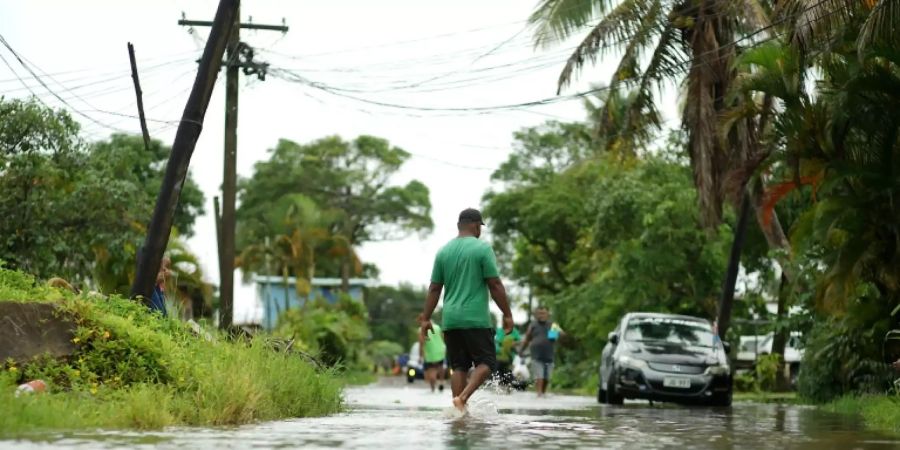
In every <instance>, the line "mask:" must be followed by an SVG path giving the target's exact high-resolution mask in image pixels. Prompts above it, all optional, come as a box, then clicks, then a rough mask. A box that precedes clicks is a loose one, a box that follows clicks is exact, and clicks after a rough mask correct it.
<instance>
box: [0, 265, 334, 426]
mask: <svg viewBox="0 0 900 450" xmlns="http://www.w3.org/2000/svg"><path fill="white" fill-rule="evenodd" d="M0 299H2V300H3V301H17V302H18V301H20V302H26V301H27V302H33V301H40V302H53V303H56V304H58V305H59V306H60V308H61V314H64V315H65V316H68V317H69V318H71V320H72V321H73V322H74V323H75V324H76V327H77V328H76V330H75V337H74V338H73V339H72V342H73V343H74V344H75V348H76V350H75V353H74V354H73V355H72V356H71V357H69V358H65V359H38V360H34V361H12V360H7V361H2V362H0V369H2V370H0V409H2V410H3V411H16V414H3V415H0V434H4V435H7V434H9V433H19V432H23V431H26V430H35V429H48V428H56V429H72V428H76V427H91V428H101V427H102V428H110V427H135V428H162V427H165V426H170V425H176V424H182V425H226V424H240V423H247V422H252V421H256V420H271V419H277V418H284V417H301V416H310V415H322V414H327V413H331V412H334V411H336V410H338V409H339V408H340V405H341V399H340V392H339V391H340V389H339V386H338V383H337V382H336V381H335V380H334V379H333V376H332V375H331V374H330V373H322V372H318V371H317V370H316V369H315V368H314V367H312V366H311V365H310V364H309V363H308V362H306V361H305V360H303V359H302V358H301V357H300V356H298V355H296V354H285V353H279V352H275V351H273V350H272V349H270V348H269V346H268V345H267V343H266V342H265V341H264V340H262V339H257V340H254V341H252V342H236V343H233V342H229V341H227V340H224V337H225V336H223V335H217V334H215V332H214V331H213V332H212V333H207V332H202V333H200V335H197V334H195V332H193V331H192V330H191V329H190V328H189V327H188V326H187V325H186V324H184V323H182V322H179V321H177V320H175V319H165V318H162V317H160V316H159V315H158V314H156V313H151V312H149V311H148V310H147V308H145V307H144V306H143V305H141V304H138V303H135V302H132V301H130V300H127V299H123V298H120V297H115V296H113V297H103V296H100V295H96V294H93V295H74V294H72V293H71V292H68V291H58V290H55V289H52V288H48V287H44V286H42V285H36V284H35V282H34V279H33V278H31V277H30V276H27V275H24V274H22V273H20V272H14V271H10V270H6V269H2V268H0ZM33 379H43V380H45V381H46V382H47V384H48V389H49V391H50V393H51V394H50V395H37V396H23V397H16V396H15V395H14V392H15V389H14V387H15V385H16V384H18V383H21V382H24V381H28V380H33Z"/></svg>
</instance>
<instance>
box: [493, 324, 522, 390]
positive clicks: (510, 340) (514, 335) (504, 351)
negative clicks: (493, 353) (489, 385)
mask: <svg viewBox="0 0 900 450" xmlns="http://www.w3.org/2000/svg"><path fill="white" fill-rule="evenodd" d="M521 339H522V336H521V335H520V334H519V330H518V329H516V328H513V329H512V332H509V333H507V332H506V330H504V329H503V327H497V332H496V333H495V334H494V346H495V347H496V350H497V379H498V381H499V383H500V385H502V386H510V385H512V383H513V381H514V379H515V378H514V377H513V373H512V371H513V360H514V359H515V357H516V353H517V352H516V348H517V347H518V346H519V341H520V340H521Z"/></svg>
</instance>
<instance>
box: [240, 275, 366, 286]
mask: <svg viewBox="0 0 900 450" xmlns="http://www.w3.org/2000/svg"><path fill="white" fill-rule="evenodd" d="M253 281H254V282H255V283H257V284H282V283H284V277H279V276H266V275H255V276H254V277H253ZM287 282H288V283H289V284H294V283H296V282H297V278H295V277H288V278H287ZM348 282H349V284H350V286H362V287H372V286H375V285H376V284H377V281H376V280H373V279H371V278H351V279H349V280H348ZM310 284H312V285H313V286H316V287H337V286H340V285H341V279H340V278H313V279H312V282H311V283H310Z"/></svg>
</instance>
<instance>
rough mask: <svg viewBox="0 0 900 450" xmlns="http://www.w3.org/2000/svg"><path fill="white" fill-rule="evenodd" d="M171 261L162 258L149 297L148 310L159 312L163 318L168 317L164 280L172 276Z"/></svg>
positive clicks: (167, 258)
mask: <svg viewBox="0 0 900 450" xmlns="http://www.w3.org/2000/svg"><path fill="white" fill-rule="evenodd" d="M171 265H172V260H171V259H169V257H168V256H163V259H162V262H161V263H160V265H159V272H157V274H156V284H155V285H154V286H153V294H152V295H151V296H150V310H151V311H159V313H160V314H162V315H163V317H166V316H168V313H167V312H166V278H167V277H168V276H169V275H171V274H172V271H171V270H170V269H169V266H171Z"/></svg>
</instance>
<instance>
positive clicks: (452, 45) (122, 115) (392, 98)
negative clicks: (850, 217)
mask: <svg viewBox="0 0 900 450" xmlns="http://www.w3.org/2000/svg"><path fill="white" fill-rule="evenodd" d="M535 3H536V1H533V0H491V1H484V0H459V1H455V2H426V1H421V0H381V1H377V2H375V1H371V0H343V1H341V0H333V1H327V2H325V1H275V0H267V1H244V2H243V5H242V10H241V17H242V19H243V20H244V21H248V20H250V17H252V21H253V22H255V23H274V24H280V23H281V22H282V19H284V20H285V21H286V23H287V25H288V26H289V27H290V31H289V32H288V33H287V34H286V35H282V34H281V33H277V32H270V31H266V32H252V31H247V30H242V32H241V33H242V36H241V37H242V40H243V41H245V42H247V43H248V44H250V45H251V46H253V47H254V48H255V49H256V50H257V60H259V61H263V62H268V63H270V64H271V66H272V71H271V73H270V75H269V77H268V78H267V79H266V81H264V82H261V81H258V80H256V79H253V78H249V77H244V76H242V78H241V91H240V101H239V105H240V116H239V122H238V123H239V128H238V174H239V175H240V176H250V175H251V174H252V169H253V164H254V163H255V162H257V161H261V160H264V159H266V158H267V157H268V153H267V150H268V149H270V148H272V147H273V146H274V145H275V143H276V142H277V140H278V139H279V138H286V139H291V140H294V141H297V142H307V141H311V140H314V139H317V138H320V137H324V136H328V135H333V134H337V135H340V136H342V137H344V138H346V139H352V138H353V137H355V136H357V135H360V134H371V135H375V136H380V137H383V138H386V139H389V140H390V141H391V142H392V143H393V144H394V145H397V146H400V147H401V148H403V149H405V150H407V151H408V152H410V153H412V154H413V156H412V158H411V159H410V161H409V162H408V163H407V164H406V165H405V166H404V167H403V169H402V170H401V171H400V173H398V175H397V177H396V180H395V181H396V182H397V183H405V182H407V181H408V180H411V179H419V180H421V181H423V182H424V183H425V184H426V185H428V187H429V189H430V191H431V202H432V206H433V207H432V218H433V220H434V223H435V229H434V232H433V233H431V234H430V235H428V236H411V237H409V238H407V239H404V240H402V241H392V242H378V243H369V244H365V245H363V246H362V248H361V249H360V254H361V256H362V258H363V259H364V260H365V261H367V262H371V263H375V264H377V265H378V267H379V268H380V270H381V280H380V281H381V282H383V283H385V284H396V283H398V282H410V283H413V284H415V285H424V284H426V283H427V282H428V277H429V274H430V268H431V261H432V257H433V255H434V253H435V252H436V251H437V249H438V248H440V246H441V245H442V244H444V243H445V242H446V241H447V240H449V239H451V238H452V237H453V236H454V235H455V232H456V227H455V222H456V215H457V214H458V212H459V211H460V210H461V209H464V208H466V207H479V206H480V200H481V197H482V195H483V194H484V193H485V192H486V191H487V190H488V189H490V188H491V187H492V185H491V182H490V174H491V171H492V170H493V169H494V168H496V167H497V166H498V165H499V164H500V163H501V162H502V161H504V160H505V159H506V157H507V156H508V154H509V152H510V148H511V142H512V133H513V132H514V131H516V130H518V129H520V128H523V127H528V126H534V125H538V124H540V123H542V122H544V121H545V120H548V119H557V120H582V119H583V118H584V112H583V108H582V106H581V102H580V101H577V100H574V101H560V102H558V103H554V104H551V105H544V106H537V107H529V108H518V109H511V110H489V111H457V110H452V111H430V110H423V109H422V108H426V109H427V108H447V109H470V108H480V107H485V106H495V105H507V104H519V103H525V102H530V101H533V100H540V99H545V98H551V97H554V96H555V93H556V79H557V76H558V74H559V70H560V69H561V67H562V65H563V63H564V61H565V59H566V57H567V56H568V50H570V49H571V47H572V46H574V45H575V44H576V42H568V43H563V44H561V45H560V46H558V47H554V48H550V49H547V50H535V49H534V48H533V46H532V45H531V40H532V37H533V33H532V32H531V30H525V26H526V24H525V21H526V19H527V18H528V16H529V14H530V12H531V11H532V8H533V7H534V4H535ZM216 5H217V2H216V1H214V0H192V1H180V2H178V1H165V0H152V1H150V0H146V1H137V0H131V1H127V2H125V1H116V0H107V1H98V0H94V1H91V0H80V1H77V2H73V1H62V0H58V1H45V0H29V1H13V0H0V10H2V11H3V14H2V15H0V34H2V35H3V36H4V37H5V38H6V40H7V41H8V42H9V44H10V45H11V46H12V47H13V48H14V49H15V50H16V51H17V52H18V53H20V54H21V55H22V56H24V57H25V58H26V63H27V64H30V65H31V67H32V68H33V69H34V70H36V71H37V73H38V75H40V76H41V78H42V79H43V80H44V82H45V83H46V84H47V85H48V87H49V88H50V90H52V91H53V92H54V93H55V94H56V95H58V96H59V97H61V99H62V100H60V99H58V98H56V97H55V96H54V95H53V94H52V93H50V92H49V91H48V89H46V88H45V87H43V86H42V85H41V84H39V83H38V81H36V80H35V78H34V77H32V76H31V75H30V74H29V73H27V72H26V71H25V70H24V69H23V68H22V66H21V65H20V64H19V63H18V61H16V60H15V59H14V58H13V57H12V55H11V54H10V52H8V51H7V50H6V49H5V48H0V55H2V56H3V57H4V58H5V59H6V61H7V62H8V63H9V65H10V66H12V68H13V69H14V70H15V73H14V72H12V71H11V70H10V69H9V68H8V67H7V65H6V64H3V61H0V93H2V95H4V96H6V97H27V96H29V95H32V94H34V95H36V96H37V97H39V98H40V99H42V101H44V102H45V103H46V104H48V105H51V106H54V107H63V108H66V109H70V110H75V111H77V112H73V115H74V117H75V118H76V119H77V120H78V121H79V122H81V123H82V124H83V126H84V129H85V136H86V137H88V138H90V139H102V138H104V137H106V136H108V135H109V134H110V133H113V132H115V131H116V130H118V131H124V132H131V133H140V128H139V124H138V121H137V119H136V118H133V117H131V116H133V115H135V113H136V108H135V106H134V92H133V87H132V84H131V78H130V74H129V69H128V54H127V50H126V42H129V41H130V42H132V43H133V44H134V45H135V47H136V52H137V56H138V67H139V71H140V72H141V83H142V85H143V91H144V104H145V108H146V110H147V115H148V117H149V118H150V119H151V122H150V129H151V130H150V132H151V135H152V137H154V138H156V139H161V140H162V141H164V142H165V143H167V144H168V145H171V142H172V140H173V138H174V132H175V125H176V124H175V123H173V121H177V120H178V119H179V118H180V116H181V110H182V109H183V107H184V102H185V100H186V99H187V95H188V92H189V88H190V85H191V83H192V81H193V77H194V75H195V74H196V64H195V61H196V59H197V58H198V57H199V55H200V53H201V51H202V46H203V44H204V42H205V39H206V36H207V34H208V32H209V30H208V29H206V28H198V29H196V30H190V29H188V28H185V27H181V26H179V25H178V24H177V21H178V19H180V18H181V15H182V12H183V13H184V14H185V15H186V17H187V18H189V19H197V20H211V19H212V17H213V15H214V13H215V9H216ZM614 62H615V60H614V59H610V60H609V62H608V63H607V64H605V65H604V64H602V63H601V64H599V65H598V66H599V67H597V68H595V69H592V70H587V71H585V72H583V73H582V76H581V78H580V81H579V82H578V83H575V84H574V85H573V86H572V87H570V88H569V89H567V90H566V91H565V92H564V94H565V93H575V92H578V91H582V90H584V89H586V88H588V87H589V86H590V85H591V84H597V83H603V82H604V81H605V80H607V79H608V74H609V72H610V70H611V68H612V67H610V66H612V65H613V64H614ZM16 74H18V76H19V77H21V78H22V79H23V80H24V82H25V84H27V85H28V86H29V87H30V90H29V89H28V88H26V87H24V86H23V84H22V82H21V81H19V80H18V79H17V77H16ZM222 78H224V75H223V76H222ZM284 78H291V79H292V80H293V81H291V80H285V79H284ZM298 79H301V80H305V81H307V83H305V84H304V83H299V82H297V81H296V80H298ZM310 83H312V84H315V83H321V84H325V85H327V86H328V87H327V89H329V90H330V92H328V91H325V90H322V89H320V88H317V87H314V86H311V85H310ZM223 86H224V83H223V82H222V80H221V79H220V82H219V84H218V85H217V87H216V91H215V92H214V95H213V99H212V102H211V103H210V106H209V110H208V113H207V116H206V120H205V123H204V128H203V134H202V135H201V137H200V140H199V142H198V144H197V148H196V150H195V152H194V155H193V159H192V162H191V168H192V169H191V171H192V174H193V177H194V179H195V180H196V181H197V182H198V183H199V184H200V187H201V188H202V189H203V191H204V192H205V193H206V197H207V206H206V210H207V215H206V216H204V217H201V218H200V219H199V220H198V221H197V223H196V226H195V230H196V234H195V236H193V237H192V238H190V240H189V241H188V242H189V245H190V248H191V249H192V250H193V251H194V252H195V253H197V254H198V255H199V256H200V258H201V261H202V262H203V267H204V270H205V271H206V273H207V276H208V278H209V280H210V281H213V282H216V283H217V282H218V265H217V263H216V259H217V257H216V245H215V233H214V229H213V221H212V217H211V215H212V209H213V208H212V197H213V196H214V195H217V191H218V188H219V186H220V183H221V181H222V141H223V139H222V138H223V122H224V110H223V103H224V101H223V99H224V90H223V89H222V87H223ZM335 89H340V90H335ZM335 93H338V94H340V95H335ZM350 97H356V98H350ZM63 100H64V101H65V103H64V102H63ZM373 102H380V103H390V104H396V105H404V106H409V107H411V108H399V107H385V106H381V105H376V104H375V103H373ZM674 103H675V102H674V99H673V101H671V102H667V103H666V104H665V105H664V109H665V111H666V112H667V116H668V118H669V119H671V118H672V117H673V115H672V111H673V110H674V108H675V104H674ZM148 214H149V212H148ZM148 220H149V217H148ZM487 220H490V218H487ZM486 237H487V238H488V239H489V238H490V236H489V235H487V236H486ZM237 278H238V279H239V278H240V276H239V274H238V275H237ZM235 296H236V305H235V307H236V311H235V319H236V320H238V321H240V320H242V319H249V318H252V317H253V315H254V314H256V307H255V304H254V302H255V300H254V291H253V288H252V287H251V286H241V285H240V283H239V282H238V287H237V290H236V294H235Z"/></svg>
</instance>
